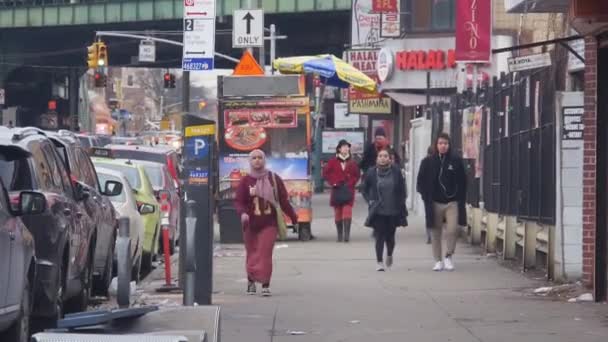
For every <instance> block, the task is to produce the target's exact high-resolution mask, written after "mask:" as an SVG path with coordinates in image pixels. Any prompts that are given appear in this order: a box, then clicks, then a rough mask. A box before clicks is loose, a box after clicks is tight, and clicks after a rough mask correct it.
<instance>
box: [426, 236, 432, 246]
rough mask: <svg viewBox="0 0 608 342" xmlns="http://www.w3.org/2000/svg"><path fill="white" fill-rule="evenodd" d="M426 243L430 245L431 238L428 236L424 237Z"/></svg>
mask: <svg viewBox="0 0 608 342" xmlns="http://www.w3.org/2000/svg"><path fill="white" fill-rule="evenodd" d="M426 244H427V245H430V244H431V238H430V237H429V238H426Z"/></svg>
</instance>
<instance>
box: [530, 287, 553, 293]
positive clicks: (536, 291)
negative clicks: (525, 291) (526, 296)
mask: <svg viewBox="0 0 608 342" xmlns="http://www.w3.org/2000/svg"><path fill="white" fill-rule="evenodd" d="M552 289H553V287H552V286H545V287H539V288H537V289H536V290H534V293H536V294H541V293H549V292H550V291H551V290H552Z"/></svg>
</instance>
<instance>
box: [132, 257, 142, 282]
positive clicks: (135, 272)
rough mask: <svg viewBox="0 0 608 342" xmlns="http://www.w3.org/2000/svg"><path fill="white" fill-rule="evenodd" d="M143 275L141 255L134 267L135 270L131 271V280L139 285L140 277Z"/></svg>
mask: <svg viewBox="0 0 608 342" xmlns="http://www.w3.org/2000/svg"><path fill="white" fill-rule="evenodd" d="M140 274H141V255H140V256H139V257H138V258H137V261H136V262H135V264H134V265H133V268H132V269H131V280H132V281H134V282H136V283H139V277H140Z"/></svg>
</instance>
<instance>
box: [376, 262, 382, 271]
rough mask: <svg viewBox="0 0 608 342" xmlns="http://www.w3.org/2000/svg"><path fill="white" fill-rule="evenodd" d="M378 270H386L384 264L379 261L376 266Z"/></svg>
mask: <svg viewBox="0 0 608 342" xmlns="http://www.w3.org/2000/svg"><path fill="white" fill-rule="evenodd" d="M376 271H378V272H384V264H383V263H381V262H379V263H378V265H377V266H376Z"/></svg>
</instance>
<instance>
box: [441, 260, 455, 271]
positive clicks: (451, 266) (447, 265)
mask: <svg viewBox="0 0 608 342" xmlns="http://www.w3.org/2000/svg"><path fill="white" fill-rule="evenodd" d="M443 264H444V265H445V270H446V271H453V270H454V263H453V262H452V257H449V258H445V260H444V261H443Z"/></svg>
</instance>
